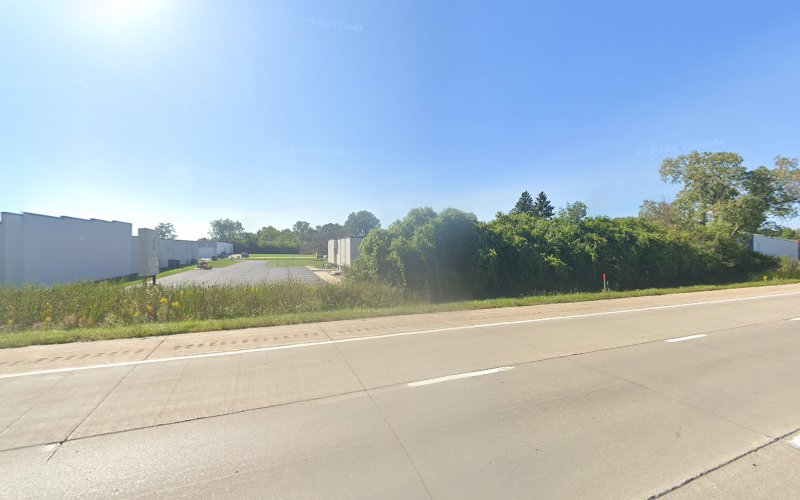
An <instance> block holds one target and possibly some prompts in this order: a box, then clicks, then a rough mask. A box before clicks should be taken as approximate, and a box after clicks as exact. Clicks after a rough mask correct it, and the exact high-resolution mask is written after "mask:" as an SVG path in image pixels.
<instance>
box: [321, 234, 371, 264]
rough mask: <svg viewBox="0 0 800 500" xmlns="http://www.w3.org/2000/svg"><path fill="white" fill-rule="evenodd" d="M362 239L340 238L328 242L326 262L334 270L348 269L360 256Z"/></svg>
mask: <svg viewBox="0 0 800 500" xmlns="http://www.w3.org/2000/svg"><path fill="white" fill-rule="evenodd" d="M363 239H364V238H340V239H338V240H328V262H329V263H330V264H333V267H334V268H336V269H342V268H345V267H350V266H352V265H353V262H355V260H356V259H357V258H358V256H359V255H360V254H361V252H360V250H361V240H363Z"/></svg>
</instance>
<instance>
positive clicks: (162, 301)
mask: <svg viewBox="0 0 800 500" xmlns="http://www.w3.org/2000/svg"><path fill="white" fill-rule="evenodd" d="M160 302H161V304H166V303H167V302H169V300H167V298H166V297H161V301H160Z"/></svg>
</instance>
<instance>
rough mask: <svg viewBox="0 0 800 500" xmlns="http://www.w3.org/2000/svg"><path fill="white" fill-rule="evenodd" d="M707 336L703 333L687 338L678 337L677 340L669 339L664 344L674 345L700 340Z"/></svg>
mask: <svg viewBox="0 0 800 500" xmlns="http://www.w3.org/2000/svg"><path fill="white" fill-rule="evenodd" d="M705 336H706V334H705V333H701V334H699V335H688V336H686V337H678V338H676V339H667V340H665V341H664V342H670V343H672V342H683V341H684V340H693V339H699V338H701V337H705Z"/></svg>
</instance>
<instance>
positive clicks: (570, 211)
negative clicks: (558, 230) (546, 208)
mask: <svg viewBox="0 0 800 500" xmlns="http://www.w3.org/2000/svg"><path fill="white" fill-rule="evenodd" d="M588 213H589V207H587V206H586V203H584V202H582V201H576V202H575V203H567V204H566V205H564V208H562V209H560V210H559V211H558V218H559V219H562V220H564V221H567V222H570V223H573V224H578V223H580V222H582V221H583V219H585V218H586V215H587V214H588Z"/></svg>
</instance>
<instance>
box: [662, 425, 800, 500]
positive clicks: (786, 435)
mask: <svg viewBox="0 0 800 500" xmlns="http://www.w3.org/2000/svg"><path fill="white" fill-rule="evenodd" d="M798 432H800V427H798V428H796V429H793V430H791V431H789V432H787V433H785V434H783V435H781V436H778V437H776V438H771V439H770V440H769V441H767V442H766V443H763V444H761V445H759V446H756V447H755V448H752V449H750V450H748V451H746V452H744V453H742V454H740V455H737V456H735V457H733V458H731V459H730V460H726V461H725V462H723V463H721V464H719V465H717V466H715V467H712V468H710V469H706V470H704V471H702V472H700V473H699V474H697V475H695V476H692V477H690V478H689V479H687V480H686V481H684V482H682V483H680V484H678V485H675V486H673V487H672V488H669V489H668V490H664V491H662V492H661V493H657V494H655V495H653V496H651V497H650V498H649V499H648V500H654V499H656V498H662V497H663V496H665V495H668V494H670V493H672V492H674V491H676V490H678V489H680V488H683V487H684V486H686V485H688V484H689V483H691V482H694V481H696V480H697V479H700V478H701V477H703V476H707V475H708V474H711V473H712V472H714V471H717V470H719V469H722V468H723V467H726V466H728V465H731V464H732V463H734V462H736V461H737V460H739V459H742V458H744V457H746V456H748V455H752V454H753V453H755V452H757V451H759V450H762V449H764V448H766V447H767V446H769V445H772V444H775V443H778V442H780V441H782V440H784V439H786V438H788V437H789V436H792V435H793V434H797V433H798Z"/></svg>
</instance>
